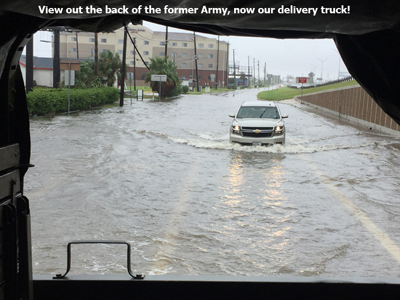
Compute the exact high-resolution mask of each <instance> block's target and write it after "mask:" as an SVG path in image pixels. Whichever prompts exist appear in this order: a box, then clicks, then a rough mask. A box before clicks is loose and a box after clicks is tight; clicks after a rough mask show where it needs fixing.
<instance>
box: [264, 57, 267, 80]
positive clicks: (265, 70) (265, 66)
mask: <svg viewBox="0 0 400 300" xmlns="http://www.w3.org/2000/svg"><path fill="white" fill-rule="evenodd" d="M266 74H267V63H264V86H265V76H266Z"/></svg>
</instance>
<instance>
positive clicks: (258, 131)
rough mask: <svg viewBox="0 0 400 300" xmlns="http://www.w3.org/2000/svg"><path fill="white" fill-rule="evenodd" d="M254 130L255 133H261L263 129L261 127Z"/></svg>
mask: <svg viewBox="0 0 400 300" xmlns="http://www.w3.org/2000/svg"><path fill="white" fill-rule="evenodd" d="M253 132H254V133H260V132H261V130H260V129H256V130H253Z"/></svg>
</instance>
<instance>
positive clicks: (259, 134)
mask: <svg viewBox="0 0 400 300" xmlns="http://www.w3.org/2000/svg"><path fill="white" fill-rule="evenodd" d="M243 136H249V137H258V138H263V137H271V136H272V132H260V133H255V132H248V131H247V132H245V131H243Z"/></svg>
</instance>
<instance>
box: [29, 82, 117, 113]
mask: <svg viewBox="0 0 400 300" xmlns="http://www.w3.org/2000/svg"><path fill="white" fill-rule="evenodd" d="M118 99H119V91H118V89H116V88H114V87H101V88H86V89H71V90H70V110H71V111H73V110H83V109H89V108H92V107H96V106H99V105H103V104H111V103H114V102H115V101H117V100H118ZM27 100H28V110H29V114H30V115H50V114H54V113H60V112H66V111H68V89H46V88H34V89H33V91H32V92H29V93H28V94H27Z"/></svg>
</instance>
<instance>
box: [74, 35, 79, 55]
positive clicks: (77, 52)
mask: <svg viewBox="0 0 400 300" xmlns="http://www.w3.org/2000/svg"><path fill="white" fill-rule="evenodd" d="M75 39H76V58H77V59H79V44H78V31H75Z"/></svg>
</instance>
